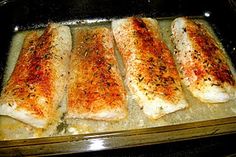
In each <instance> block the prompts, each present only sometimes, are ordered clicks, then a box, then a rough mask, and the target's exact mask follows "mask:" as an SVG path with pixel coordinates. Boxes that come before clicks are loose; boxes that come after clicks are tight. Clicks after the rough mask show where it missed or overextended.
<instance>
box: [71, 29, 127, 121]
mask: <svg viewBox="0 0 236 157" xmlns="http://www.w3.org/2000/svg"><path fill="white" fill-rule="evenodd" d="M74 36H75V45H74V49H73V51H72V55H71V63H70V79H69V85H68V115H67V118H82V119H94V120H119V119H122V118H125V117H126V115H127V103H126V91H125V89H124V86H123V83H122V78H121V76H120V74H119V70H118V64H117V61H116V59H115V54H114V48H113V38H112V34H111V31H110V29H108V28H106V27H92V28H91V27H89V28H88V27H82V28H77V29H76V31H75V35H74Z"/></svg>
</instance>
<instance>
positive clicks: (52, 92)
mask: <svg viewBox="0 0 236 157" xmlns="http://www.w3.org/2000/svg"><path fill="white" fill-rule="evenodd" d="M71 47H72V42H71V33H70V29H69V27H67V26H60V25H57V24H50V25H49V26H48V27H47V28H46V30H45V31H44V33H43V34H42V35H41V36H40V35H39V34H38V33H36V32H33V33H29V34H28V35H27V36H26V37H25V40H24V44H23V47H22V50H21V53H20V55H19V58H18V60H17V63H16V66H15V69H14V71H13V73H12V74H11V76H10V79H9V80H8V82H7V84H6V86H5V87H4V88H3V90H2V93H1V98H0V115H7V116H10V117H13V118H15V119H18V120H20V121H22V122H24V123H27V124H29V125H31V126H34V127H36V128H45V127H46V126H47V125H48V124H49V123H51V122H53V121H55V118H56V115H57V107H58V104H59V102H60V100H61V99H62V97H63V95H64V92H65V86H66V79H67V75H68V66H69V64H68V62H69V55H70V51H71Z"/></svg>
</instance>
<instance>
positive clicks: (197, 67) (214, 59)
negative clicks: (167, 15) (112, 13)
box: [172, 17, 236, 103]
mask: <svg viewBox="0 0 236 157" xmlns="http://www.w3.org/2000/svg"><path fill="white" fill-rule="evenodd" d="M172 34H173V42H174V44H175V46H176V52H175V57H176V61H177V65H178V67H179V68H178V69H179V72H180V74H181V77H182V82H183V83H184V84H185V85H186V86H187V88H188V89H189V91H191V93H192V94H193V96H195V97H197V98H198V99H200V100H201V101H203V102H209V103H218V102H226V101H228V100H230V99H233V98H235V96H236V88H235V80H234V76H233V75H232V72H231V70H230V68H229V65H228V63H227V57H226V56H225V53H224V50H222V49H221V48H220V46H219V44H218V43H217V42H216V40H215V39H214V38H213V37H212V36H211V35H210V33H209V31H208V30H207V29H206V28H205V27H204V26H203V25H201V24H198V23H195V22H194V21H192V20H190V19H187V18H184V17H179V18H176V19H175V20H174V21H173V23H172Z"/></svg>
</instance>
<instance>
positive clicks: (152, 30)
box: [112, 17, 187, 119]
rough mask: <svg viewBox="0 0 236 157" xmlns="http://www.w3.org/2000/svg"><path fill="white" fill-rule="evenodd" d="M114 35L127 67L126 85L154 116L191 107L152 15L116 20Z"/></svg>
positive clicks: (145, 110)
mask: <svg viewBox="0 0 236 157" xmlns="http://www.w3.org/2000/svg"><path fill="white" fill-rule="evenodd" d="M112 29H113V34H114V37H115V40H116V43H117V46H118V49H119V51H120V52H121V55H122V56H123V60H124V63H125V66H126V84H127V85H128V87H129V89H130V91H131V93H132V94H133V95H134V96H135V97H136V100H137V102H138V104H139V105H140V106H141V107H142V108H143V111H144V113H145V114H146V115H148V116H149V117H150V118H154V119H156V118H159V117H161V116H163V115H166V114H168V113H171V112H174V111H177V110H180V109H183V108H185V107H187V103H186V101H185V98H184V95H183V93H182V88H181V84H180V77H179V75H178V72H177V69H176V67H175V63H174V60H173V58H172V56H171V53H170V51H169V49H168V48H167V46H166V45H165V43H164V42H163V41H162V39H161V35H160V33H159V28H158V23H157V21H156V20H154V19H151V18H135V17H131V18H126V19H120V20H115V21H113V22H112Z"/></svg>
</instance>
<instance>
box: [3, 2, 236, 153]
mask: <svg viewBox="0 0 236 157" xmlns="http://www.w3.org/2000/svg"><path fill="white" fill-rule="evenodd" d="M219 10H224V11H219ZM0 13H1V14H0V19H1V21H2V26H1V28H2V29H1V30H0V35H1V38H0V42H1V44H0V46H1V47H0V55H1V56H0V70H1V71H0V78H1V82H2V80H3V73H4V70H5V67H6V62H7V58H8V52H9V49H10V44H11V40H12V37H13V35H14V34H15V33H16V32H18V31H22V30H29V29H35V28H41V27H44V26H45V25H46V24H47V23H48V22H61V23H69V24H73V25H76V22H74V21H77V22H78V23H83V22H84V21H86V20H87V21H89V20H90V21H93V20H94V19H95V21H96V19H100V20H101V19H102V20H105V21H106V20H108V21H109V20H110V19H114V18H122V17H127V16H148V17H153V18H160V19H168V18H174V17H177V16H192V17H200V18H203V19H204V20H206V21H208V22H209V23H210V25H211V26H212V28H213V29H214V32H216V35H217V36H218V38H219V39H220V41H221V42H222V44H223V46H224V48H225V49H226V51H227V52H228V55H229V57H230V58H231V60H232V62H233V64H236V63H235V61H236V55H235V51H236V50H235V39H234V36H233V34H235V29H234V28H235V24H234V20H235V6H234V2H233V1H230V0H229V1H228V2H227V1H219V2H215V3H214V4H212V3H210V2H204V1H201V0H200V1H191V2H188V1H185V0H179V1H175V2H174V1H173V2H172V1H151V0H147V1H143V0H133V1H128V2H127V1H125V2H122V1H108V0H102V1H92V0H82V1H76V0H74V1H62V0H60V1H54V0H53V1H43V0H40V1H28V0H26V1H21V0H18V1H16V0H15V1H14V0H13V1H1V3H0ZM1 88H2V87H1ZM234 132H236V116H233V115H230V116H228V117H220V118H217V119H207V120H202V121H196V122H189V123H183V124H173V125H167V126H160V127H153V128H143V129H133V130H123V131H112V132H105V133H90V134H79V135H68V136H57V137H43V138H36V139H21V140H8V141H1V142H0V152H1V154H2V155H40V154H41V155H42V154H44V155H46V154H65V153H75V152H86V151H95V150H104V149H116V148H123V147H134V146H140V145H149V144H155V143H164V142H172V141H178V140H186V139H192V138H201V137H208V136H216V135H221V134H229V133H234Z"/></svg>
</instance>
